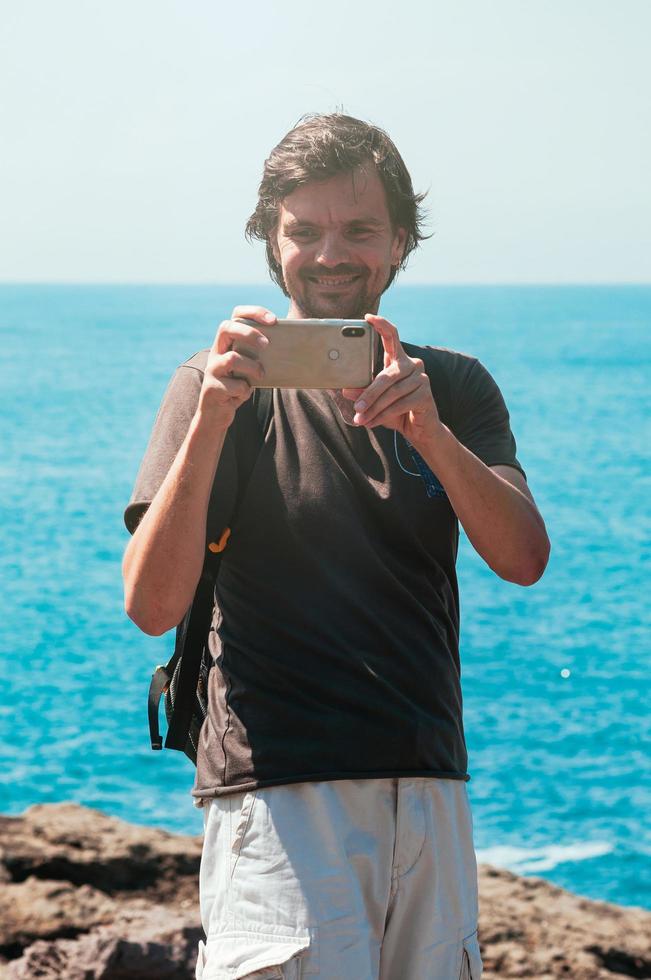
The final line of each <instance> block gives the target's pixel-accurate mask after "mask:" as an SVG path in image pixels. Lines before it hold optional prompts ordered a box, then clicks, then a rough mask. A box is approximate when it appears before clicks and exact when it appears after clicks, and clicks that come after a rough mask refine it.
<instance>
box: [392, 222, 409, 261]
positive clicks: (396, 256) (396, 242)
mask: <svg viewBox="0 0 651 980" xmlns="http://www.w3.org/2000/svg"><path fill="white" fill-rule="evenodd" d="M406 245H407V229H406V228H397V229H396V233H395V236H394V239H393V245H392V248H391V265H396V266H398V265H400V263H401V262H402V257H403V255H404V254H405V247H406Z"/></svg>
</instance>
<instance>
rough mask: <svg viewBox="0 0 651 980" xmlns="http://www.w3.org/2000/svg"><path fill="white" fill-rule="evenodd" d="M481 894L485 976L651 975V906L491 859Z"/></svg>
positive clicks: (585, 978)
mask: <svg viewBox="0 0 651 980" xmlns="http://www.w3.org/2000/svg"><path fill="white" fill-rule="evenodd" d="M479 899H480V912H479V940H480V946H481V952H482V958H483V960H484V974H483V976H484V978H485V980H497V978H500V980H506V978H509V977H533V978H536V980H547V978H550V980H551V978H555V977H566V978H572V980H616V978H619V977H651V912H647V911H645V910H644V909H636V908H625V907H623V906H619V905H612V904H609V903H608V902H595V901H591V900H590V899H587V898H581V897H580V896H578V895H573V894H572V893H571V892H567V891H565V890H564V889H562V888H557V887H555V886H554V885H551V884H550V883H549V882H548V881H544V880H543V879H542V878H520V877H518V876H517V875H514V874H512V873H511V872H510V871H504V870H500V869H498V868H492V867H489V866H487V865H484V866H480V868H479Z"/></svg>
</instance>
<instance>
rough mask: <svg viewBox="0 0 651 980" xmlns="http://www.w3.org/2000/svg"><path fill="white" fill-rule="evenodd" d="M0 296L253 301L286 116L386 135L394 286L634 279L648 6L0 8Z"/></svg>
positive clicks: (648, 266)
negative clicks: (422, 195)
mask: <svg viewBox="0 0 651 980" xmlns="http://www.w3.org/2000/svg"><path fill="white" fill-rule="evenodd" d="M0 11H1V23H0V93H1V96H0V133H1V142H2V149H1V150H0V177H1V180H0V223H1V226H2V234H1V235H0V280H4V281H7V280H9V281H26V280H27V281H29V280H47V281H156V282H167V281H175V282H183V281H187V282H197V281H204V282H262V281H265V279H266V269H265V266H264V257H263V249H262V246H261V245H256V246H251V245H249V244H247V243H246V242H245V240H244V238H243V226H244V223H245V221H246V218H247V217H248V215H249V213H250V211H251V210H252V208H253V206H254V203H255V195H256V190H257V185H258V182H259V179H260V174H261V169H262V164H263V161H264V158H265V156H266V155H267V153H268V151H269V150H270V148H271V147H272V146H273V145H274V144H275V143H276V142H278V140H279V139H280V138H281V137H282V136H283V135H284V134H285V132H286V131H287V130H288V129H289V128H290V127H291V126H292V124H293V123H294V122H295V121H296V120H297V119H298V117H299V116H300V115H302V114H303V113H305V112H308V111H332V110H333V109H335V108H338V107H342V106H343V107H344V109H345V110H346V111H347V112H349V113H351V114H353V115H358V116H361V117H363V118H365V119H370V120H372V121H373V122H376V123H378V124H379V125H381V126H383V127H384V128H385V129H387V130H388V131H389V133H390V134H391V136H392V137H393V138H394V140H395V142H396V143H397V145H398V147H399V149H400V151H401V153H402V154H403V156H404V158H405V160H406V163H407V165H408V167H409V168H410V170H411V172H412V176H413V179H414V183H415V185H416V187H417V188H418V189H428V188H429V189H430V194H429V198H428V203H429V208H430V212H431V226H430V230H432V231H434V232H435V236H434V238H433V239H431V240H430V241H429V242H427V243H425V245H424V246H423V247H422V249H421V250H420V251H419V252H418V253H416V255H415V256H414V257H413V259H412V261H411V263H410V268H409V270H408V271H407V273H406V274H405V275H404V277H403V280H402V281H403V282H405V283H409V282H414V283H415V282H600V281H605V282H615V281H620V282H621V281H623V282H626V281H638V282H640V281H647V282H648V281H650V280H651V180H650V174H651V108H650V106H651V58H649V38H650V37H651V2H649V0H620V2H619V3H614V2H612V0H546V2H541V0H465V2H464V0H457V2H453V0H447V2H445V3H443V2H438V0H435V2H431V0H430V2H425V0H422V2H409V0H405V2H402V3H400V2H397V0H391V2H388V0H379V2H370V0H361V2H355V0H347V2H343V0H332V2H328V3H321V4H311V3H308V2H303V3H300V2H297V0H288V2H279V3H275V4H272V3H271V2H269V0H267V2H262V0H246V2H244V0H240V2H239V3H231V4H228V3H226V2H224V0H214V2H208V0H128V2H126V0H112V2H111V3H108V2H105V0H104V2H101V3H100V2H97V0H58V2H56V3H54V2H52V0H21V2H15V0H0Z"/></svg>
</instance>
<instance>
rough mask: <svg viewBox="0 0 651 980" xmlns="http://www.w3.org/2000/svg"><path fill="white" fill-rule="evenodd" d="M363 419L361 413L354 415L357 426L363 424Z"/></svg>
mask: <svg viewBox="0 0 651 980" xmlns="http://www.w3.org/2000/svg"><path fill="white" fill-rule="evenodd" d="M361 419H362V416H361V415H360V413H359V412H355V414H354V415H353V422H354V423H355V425H361V424H362V422H361Z"/></svg>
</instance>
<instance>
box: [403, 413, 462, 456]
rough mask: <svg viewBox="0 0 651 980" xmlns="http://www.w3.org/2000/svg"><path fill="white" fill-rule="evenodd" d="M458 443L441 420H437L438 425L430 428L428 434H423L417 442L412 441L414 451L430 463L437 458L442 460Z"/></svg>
mask: <svg viewBox="0 0 651 980" xmlns="http://www.w3.org/2000/svg"><path fill="white" fill-rule="evenodd" d="M456 441H457V440H456V438H455V436H454V435H453V434H452V432H451V431H450V429H448V427H447V425H444V424H443V422H441V421H440V419H437V420H436V423H435V424H434V425H432V426H431V427H429V428H428V430H427V432H423V434H422V435H421V436H420V437H419V438H418V439H417V440H416V439H412V440H411V442H412V445H413V447H414V449H416V450H417V451H418V452H419V453H420V455H421V456H422V457H423V459H426V460H428V462H430V461H433V460H435V459H437V458H439V459H440V458H441V456H442V455H444V454H445V453H446V452H449V451H450V449H451V448H452V446H453V444H454V443H456Z"/></svg>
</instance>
